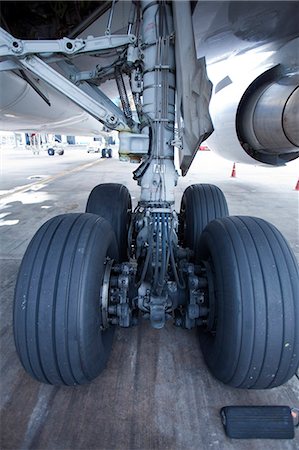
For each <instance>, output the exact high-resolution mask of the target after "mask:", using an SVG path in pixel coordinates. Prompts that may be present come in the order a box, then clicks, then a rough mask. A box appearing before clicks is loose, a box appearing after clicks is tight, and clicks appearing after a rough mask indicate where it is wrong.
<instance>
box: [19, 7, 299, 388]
mask: <svg viewBox="0 0 299 450" xmlns="http://www.w3.org/2000/svg"><path fill="white" fill-rule="evenodd" d="M178 3H180V2H178ZM138 5H140V7H141V10H142V11H139V14H137V16H138V18H139V19H138V21H139V23H138V26H139V25H140V30H141V35H142V38H141V41H140V42H139V40H138V39H132V40H131V44H130V45H129V47H128V49H127V59H126V61H125V63H124V65H123V66H121V67H116V68H115V76H116V77H117V79H118V86H119V89H120V97H121V101H122V104H123V109H124V117H125V119H126V121H127V125H128V126H129V127H131V128H132V127H133V126H134V127H135V125H136V124H135V125H134V123H133V122H134V121H133V119H132V112H131V110H130V104H129V102H128V101H127V96H126V92H125V84H124V83H122V82H121V77H122V70H123V72H125V73H129V74H130V75H131V88H132V95H133V99H134V101H135V106H136V111H137V113H138V117H139V125H138V126H139V132H140V134H139V135H138V134H137V137H136V135H135V138H136V139H138V141H136V139H135V141H134V139H131V138H130V137H128V136H127V135H128V134H129V133H126V143H127V144H128V143H129V144H128V146H129V147H130V143H131V147H132V148H130V149H129V150H127V153H129V154H131V153H132V154H134V151H135V152H137V150H134V148H133V147H134V145H133V144H134V142H138V143H140V148H138V157H141V158H142V162H141V164H140V166H139V167H138V168H137V170H135V172H134V179H135V180H136V181H137V182H138V184H139V185H140V187H141V198H140V201H139V203H138V205H137V207H136V209H135V211H134V212H132V206H131V205H132V202H131V197H130V194H129V192H128V190H127V188H126V187H125V186H123V185H120V184H116V183H110V184H101V185H98V186H96V187H95V188H94V189H93V191H92V192H91V194H90V196H89V198H88V202H87V207H86V213H85V214H81V215H77V214H69V215H64V216H58V217H55V218H53V219H51V220H50V221H48V222H47V223H46V224H45V225H43V227H42V228H41V229H40V230H38V232H37V233H36V235H35V236H34V238H33V240H32V241H31V243H30V245H29V247H28V249H27V251H26V254H25V256H24V259H23V262H22V265H21V268H20V272H19V276H18V281H17V286H16V293H15V303H14V334H15V341H16V347H17V352H18V354H19V356H20V359H21V361H22V363H23V365H24V367H25V369H26V370H27V372H29V373H30V374H31V375H32V376H33V377H34V378H36V379H37V380H39V381H43V382H47V383H51V384H66V385H72V384H82V383H86V382H88V381H91V380H92V379H94V378H95V377H96V376H97V375H98V374H99V373H100V372H101V370H102V369H103V367H104V366H105V362H106V360H107V357H108V355H109V352H110V347H111V339H112V334H113V330H114V328H115V327H116V326H120V327H125V328H127V327H130V326H133V325H136V324H138V322H139V321H140V320H141V319H147V320H149V321H150V323H151V325H152V326H153V327H154V328H156V329H160V328H162V327H163V326H164V325H165V323H166V321H172V322H173V323H174V324H175V325H176V326H181V327H184V328H186V329H191V328H193V327H198V328H199V330H200V344H201V348H202V351H203V355H204V358H205V361H206V362H207V365H208V367H209V369H210V370H211V372H212V374H213V375H214V376H215V377H217V378H218V379H219V380H221V381H222V382H224V383H226V384H229V385H231V386H234V387H240V388H257V389H266V388H272V387H274V386H278V385H280V384H282V383H284V382H286V381H287V380H288V379H290V378H291V377H292V376H293V375H294V374H295V372H296V370H297V368H298V364H299V335H298V329H299V304H298V298H299V292H298V290H299V282H298V279H299V275H298V265H297V262H296V260H295V257H294V255H293V254H292V251H291V250H290V248H289V246H288V244H287V242H286V241H285V239H284V238H283V236H282V235H281V234H280V233H279V231H278V230H277V229H276V228H275V227H273V226H272V225H270V224H268V223H267V222H265V221H263V220H261V219H256V218H251V217H230V216H228V208H227V203H226V200H225V197H224V195H223V193H222V192H221V191H220V190H219V189H218V188H217V187H216V186H212V185H205V184H202V185H193V186H190V187H189V188H187V189H186V191H185V192H184V194H183V199H182V203H181V210H180V213H179V214H178V213H177V212H176V211H175V208H174V199H175V198H174V190H175V186H176V183H177V177H178V174H177V172H176V169H175V166H174V145H175V142H176V139H175V134H174V123H175V90H176V86H175V81H176V79H177V80H179V79H180V78H181V77H180V76H178V77H177V78H176V77H175V68H176V67H175V59H176V58H175V51H174V27H173V16H172V6H171V5H170V4H169V3H168V2H164V1H162V2H152V1H151V0H144V1H141V2H140V4H138ZM176 9H177V6H176V5H174V10H176ZM141 12H142V20H141V14H140V13H141ZM134 14H135V13H134ZM134 14H132V17H134ZM190 17H191V16H190ZM131 29H132V27H130V30H131ZM176 36H177V37H178V36H180V33H177V34H176ZM181 48H182V47H181ZM178 51H179V49H178ZM180 56H181V57H182V55H180ZM181 76H182V74H181ZM114 106H115V105H114ZM186 117H187V116H186ZM113 119H115V120H116V116H113ZM110 121H111V118H110ZM185 125H186V124H185ZM193 125H194V124H193ZM191 128H192V127H191ZM190 133H191V132H190ZM190 133H189V134H188V133H185V134H184V133H183V137H184V139H183V138H182V139H181V140H180V143H181V144H182V145H183V144H184V143H185V144H184V145H185V146H186V148H188V139H189V140H192V136H191V134H192V133H191V134H190ZM146 144H147V145H148V148H147V149H146V151H144V152H143V153H142V146H143V145H146ZM140 149H141V150H140ZM139 150H140V151H139ZM140 155H141V156H140ZM135 156H136V155H135ZM184 158H185V163H184V167H186V166H187V165H188V161H189V162H190V160H192V155H190V154H188V152H187V154H185V156H184Z"/></svg>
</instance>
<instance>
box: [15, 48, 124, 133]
mask: <svg viewBox="0 0 299 450" xmlns="http://www.w3.org/2000/svg"><path fill="white" fill-rule="evenodd" d="M19 62H20V64H22V66H23V67H25V68H26V69H28V70H30V71H31V72H33V73H34V74H35V75H37V76H38V77H39V78H41V79H42V80H44V81H46V82H47V83H49V84H50V85H51V86H53V87H54V88H55V89H56V90H58V91H59V92H61V93H62V94H64V95H66V96H67V97H68V98H69V99H70V100H72V101H73V102H74V103H76V104H77V105H78V106H80V107H81V108H82V109H84V110H85V111H87V112H88V113H89V114H91V115H92V116H93V117H95V118H96V119H98V120H99V121H100V122H102V123H103V124H104V125H105V126H107V127H108V128H112V129H114V130H118V131H129V130H130V128H129V127H128V125H127V123H126V120H125V117H124V115H123V113H122V112H121V110H119V109H118V108H117V107H116V106H115V105H114V104H113V103H112V102H111V100H109V99H108V97H106V96H105V99H104V94H102V95H101V99H99V98H97V99H95V98H93V97H91V96H90V95H88V94H86V93H85V92H83V90H82V89H80V88H79V87H77V86H75V85H74V84H73V83H71V82H70V81H68V80H67V79H66V78H65V77H64V76H62V75H60V74H59V73H58V72H56V71H55V70H54V69H52V68H51V67H50V66H49V65H48V64H46V63H45V62H43V61H42V60H41V59H40V58H38V57H37V56H27V57H26V58H24V59H19ZM89 87H90V88H91V89H92V87H91V86H89ZM99 95H100V92H99ZM111 110H112V111H113V112H111Z"/></svg>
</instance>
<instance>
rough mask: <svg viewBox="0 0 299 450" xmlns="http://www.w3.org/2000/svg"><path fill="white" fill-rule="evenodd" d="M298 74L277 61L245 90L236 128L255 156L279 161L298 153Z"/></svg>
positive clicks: (285, 160) (290, 158) (284, 160)
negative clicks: (283, 69)
mask: <svg viewBox="0 0 299 450" xmlns="http://www.w3.org/2000/svg"><path fill="white" fill-rule="evenodd" d="M298 85H299V77H298V74H292V73H290V74H287V75H285V74H283V72H282V69H281V67H280V66H279V65H278V66H276V67H273V68H272V69H270V70H268V71H266V72H265V73H263V74H262V75H260V76H259V77H258V78H257V79H256V80H254V81H253V83H251V85H250V86H249V87H248V89H247V90H246V91H245V93H244V95H243V96H242V98H241V101H240V103H239V106H238V109H237V114H236V132H237V136H238V138H239V141H240V144H241V145H242V147H243V149H244V150H245V151H246V153H247V154H248V155H249V156H251V157H252V158H254V159H255V160H257V161H259V162H263V163H267V164H271V165H280V164H284V163H285V162H288V161H291V160H293V159H295V158H297V157H298V156H299V86H298Z"/></svg>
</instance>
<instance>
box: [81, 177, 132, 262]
mask: <svg viewBox="0 0 299 450" xmlns="http://www.w3.org/2000/svg"><path fill="white" fill-rule="evenodd" d="M86 212H90V213H93V214H97V215H99V216H101V217H104V218H105V219H106V220H108V222H110V224H111V226H112V229H113V231H114V233H115V236H116V240H117V244H118V251H119V257H120V261H121V262H124V261H128V258H129V254H128V253H129V252H128V231H129V226H130V219H131V212H132V200H131V195H130V192H129V191H128V189H127V187H126V186H124V185H123V184H118V183H103V184H99V185H98V186H95V187H94V188H93V190H92V191H91V193H90V195H89V197H88V200H87V205H86Z"/></svg>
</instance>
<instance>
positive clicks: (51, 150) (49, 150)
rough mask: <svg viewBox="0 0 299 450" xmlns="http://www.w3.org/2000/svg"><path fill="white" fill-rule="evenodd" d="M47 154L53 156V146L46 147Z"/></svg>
mask: <svg viewBox="0 0 299 450" xmlns="http://www.w3.org/2000/svg"><path fill="white" fill-rule="evenodd" d="M48 155H49V156H54V155H55V150H54V148H48Z"/></svg>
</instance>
